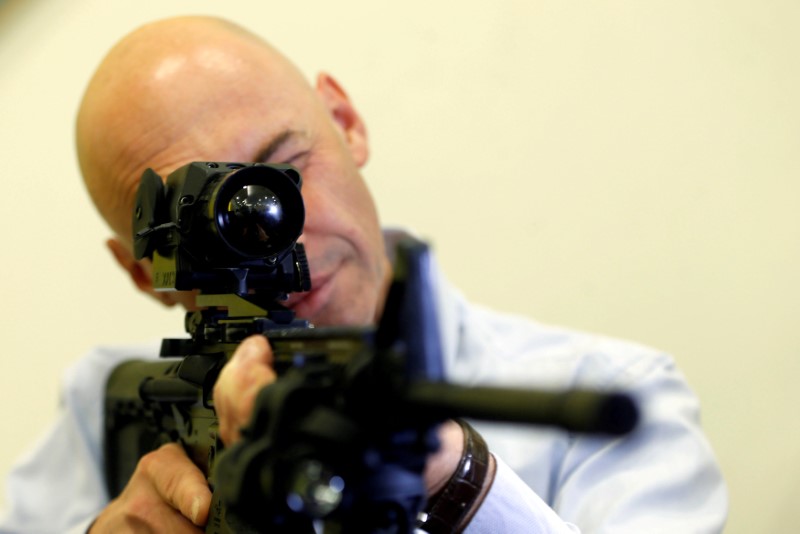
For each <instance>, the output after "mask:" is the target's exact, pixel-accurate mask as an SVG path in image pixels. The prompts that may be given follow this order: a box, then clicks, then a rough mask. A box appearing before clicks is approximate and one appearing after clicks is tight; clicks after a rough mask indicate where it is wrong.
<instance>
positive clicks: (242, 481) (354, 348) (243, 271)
mask: <svg viewBox="0 0 800 534" xmlns="http://www.w3.org/2000/svg"><path fill="white" fill-rule="evenodd" d="M300 186H301V177H300V174H299V173H298V172H297V171H296V170H295V169H293V168H292V167H289V166H285V165H264V164H228V163H215V162H205V163H203V162H196V163H192V164H189V165H187V166H185V167H182V168H181V169H179V170H177V171H175V172H174V173H172V174H171V175H170V176H169V177H168V178H167V181H166V187H165V186H164V184H163V182H162V180H161V178H160V177H159V176H158V175H156V174H155V173H154V172H152V171H147V172H145V174H144V175H143V177H142V182H141V185H140V189H139V193H138V195H137V202H136V207H135V209H134V248H135V253H136V254H137V256H138V257H140V258H142V257H150V258H152V259H153V270H154V283H155V285H156V286H157V288H161V289H165V290H168V289H178V290H199V291H198V296H197V304H198V307H200V310H199V311H194V312H189V313H187V318H186V329H187V332H188V333H189V334H190V336H191V337H190V338H189V339H177V340H176V339H165V340H164V341H163V343H162V348H161V358H160V359H159V360H155V361H153V360H150V361H142V360H132V361H129V362H126V363H123V364H121V365H120V366H118V367H117V368H116V369H115V370H114V371H113V372H112V374H111V375H110V378H109V380H108V383H107V387H106V403H105V409H106V428H105V444H104V447H105V461H106V478H107V484H108V488H109V492H110V494H111V495H112V496H115V495H117V494H119V492H120V491H121V490H122V489H123V488H124V486H125V484H126V483H127V481H128V479H129V478H130V476H131V474H132V473H133V471H134V469H135V467H136V464H137V463H138V461H139V459H140V458H141V457H142V456H143V455H145V454H146V453H147V452H149V451H151V450H154V449H156V448H157V447H158V446H160V445H161V444H163V443H166V442H170V441H172V442H179V443H181V444H182V445H183V447H184V448H185V450H186V451H187V454H188V455H189V457H190V458H191V459H192V460H193V461H194V463H195V464H196V465H198V467H199V468H200V469H201V470H202V471H203V472H204V473H205V475H206V477H207V479H208V482H209V486H210V487H211V488H212V489H213V502H212V509H211V514H210V518H209V522H208V525H207V527H206V532H214V533H227V532H263V531H269V532H287V533H288V532H292V533H302V532H313V531H314V524H315V523H317V525H319V524H320V523H321V524H322V525H324V531H325V532H355V533H362V532H363V533H372V532H387V533H388V532H397V533H404V532H411V531H412V530H413V528H414V524H415V520H416V517H417V514H418V513H419V511H420V510H421V509H422V507H423V506H424V504H425V487H424V484H423V480H422V472H423V469H424V466H425V460H426V458H427V456H428V455H429V454H430V453H431V452H433V451H435V450H436V449H437V448H438V441H437V438H436V434H435V429H436V428H437V426H438V424H440V423H441V422H443V421H445V420H447V419H449V418H454V417H475V418H481V419H490V420H499V421H511V422H523V423H532V424H547V425H556V426H560V427H563V428H565V429H567V430H572V431H583V432H605V433H611V434H622V433H625V432H627V431H629V430H630V429H631V428H632V427H633V426H634V424H635V421H636V409H635V406H634V405H633V404H632V402H631V401H630V399H629V398H628V397H626V396H624V395H620V394H604V393H598V392H592V391H577V390H570V391H564V392H543V391H530V390H514V389H498V388H487V387H481V388H472V387H464V386H458V385H453V384H447V383H445V382H444V372H443V364H442V355H441V349H440V340H439V333H438V320H437V317H436V307H435V303H434V302H433V291H432V288H431V279H430V264H429V263H430V258H429V254H428V248H427V247H426V246H425V245H424V244H423V243H420V242H417V241H410V240H409V241H406V242H403V243H401V244H400V245H399V247H398V250H397V261H396V264H395V273H394V274H395V280H394V282H393V284H392V286H391V289H390V292H389V296H388V298H387V302H386V307H385V310H384V314H383V317H382V319H381V322H380V324H379V325H378V326H377V327H363V328H360V327H359V328H351V327H326V328H314V327H313V326H311V325H309V324H308V323H307V322H305V321H302V320H299V319H296V318H295V317H294V314H293V313H292V312H291V311H290V310H288V309H286V308H284V307H283V306H281V304H280V301H281V300H282V299H283V298H285V296H286V294H287V293H289V292H294V291H305V290H308V289H309V288H310V282H309V280H310V277H309V272H308V266H307V262H306V260H305V253H304V250H303V247H302V245H301V244H298V243H297V242H296V241H297V238H298V237H299V235H300V233H301V232H302V226H303V221H304V207H303V202H302V197H301V196H300ZM252 334H263V335H265V336H266V337H267V339H268V340H269V343H270V345H271V346H272V349H273V353H274V362H275V363H274V365H275V369H276V372H277V374H278V379H277V380H276V382H275V383H273V384H271V385H269V386H267V387H265V388H264V389H263V390H262V391H261V392H260V394H259V395H258V397H257V399H256V402H255V406H254V410H253V416H252V420H251V421H250V423H249V424H248V426H247V427H246V428H244V429H243V430H242V436H243V437H242V440H241V441H240V442H238V443H237V444H235V445H233V446H232V447H229V448H228V449H224V448H223V446H222V443H221V440H220V438H219V436H218V423H217V418H216V413H215V411H214V400H213V398H212V390H213V386H214V383H215V381H216V378H217V376H218V374H219V372H220V370H221V369H222V367H223V366H224V365H225V363H226V362H227V360H228V359H229V358H230V357H231V355H232V354H233V352H234V350H235V349H236V347H237V346H238V344H239V342H241V340H243V339H244V338H245V337H247V336H249V335H252Z"/></svg>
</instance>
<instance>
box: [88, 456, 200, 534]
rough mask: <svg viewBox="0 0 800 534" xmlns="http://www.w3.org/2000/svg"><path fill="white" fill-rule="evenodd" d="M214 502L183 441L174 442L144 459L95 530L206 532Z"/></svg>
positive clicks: (96, 524)
mask: <svg viewBox="0 0 800 534" xmlns="http://www.w3.org/2000/svg"><path fill="white" fill-rule="evenodd" d="M210 505H211V491H210V490H209V489H208V483H207V482H206V477H205V476H204V475H203V473H202V471H200V469H199V468H198V467H197V466H196V465H194V464H193V463H192V461H191V460H189V458H188V457H187V456H186V453H185V452H184V451H183V448H181V446H180V445H178V444H176V443H169V444H167V445H164V446H163V447H161V448H160V449H157V450H155V451H153V452H151V453H149V454H147V455H145V456H143V457H142V459H141V460H139V464H138V465H137V466H136V470H135V471H134V473H133V476H131V479H130V481H128V485H127V486H125V489H124V490H123V491H122V493H121V494H120V496H119V497H117V498H116V499H114V500H113V501H111V503H110V504H109V505H108V506H107V507H106V508H105V510H103V512H102V513H101V514H100V515H99V516H98V517H97V519H96V520H95V522H94V524H93V525H92V527H91V529H90V530H89V532H91V533H100V532H102V533H105V532H109V533H110V532H113V533H117V532H137V533H140V532H165V533H167V532H168V533H173V532H174V533H183V532H186V533H188V532H202V531H203V530H202V529H201V528H198V527H201V526H203V525H205V524H206V521H207V520H208V510H209V507H210Z"/></svg>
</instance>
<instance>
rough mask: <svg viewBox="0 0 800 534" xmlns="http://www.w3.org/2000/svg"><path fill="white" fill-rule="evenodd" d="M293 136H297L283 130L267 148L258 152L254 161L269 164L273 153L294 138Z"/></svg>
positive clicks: (292, 131) (292, 132)
mask: <svg viewBox="0 0 800 534" xmlns="http://www.w3.org/2000/svg"><path fill="white" fill-rule="evenodd" d="M295 134H297V132H295V131H294V130H284V131H283V132H281V133H280V134H278V136H277V137H275V138H274V139H273V140H272V141H270V142H269V144H268V145H267V146H265V147H264V148H262V149H261V150H260V151H259V153H258V156H256V159H255V160H254V161H258V162H264V163H269V160H270V158H272V156H273V155H274V154H275V152H277V151H278V149H279V148H280V147H282V146H283V145H284V144H286V142H287V141H289V140H290V139H291V138H292V137H294V136H295Z"/></svg>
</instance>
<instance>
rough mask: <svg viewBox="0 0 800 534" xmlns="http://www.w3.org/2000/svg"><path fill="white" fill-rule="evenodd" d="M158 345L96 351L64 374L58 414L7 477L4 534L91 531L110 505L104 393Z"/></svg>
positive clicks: (0, 520) (0, 532) (1, 520)
mask: <svg viewBox="0 0 800 534" xmlns="http://www.w3.org/2000/svg"><path fill="white" fill-rule="evenodd" d="M154 347H155V345H154V344H148V345H144V344H142V345H135V346H130V347H127V349H124V348H123V349H119V350H106V349H96V350H95V351H93V352H91V353H90V354H89V355H87V356H86V357H85V358H83V359H81V360H79V361H78V362H77V363H76V364H75V365H73V366H72V367H71V368H70V369H68V370H67V371H66V373H65V375H64V380H63V382H62V388H61V401H60V407H59V414H58V417H57V419H56V420H55V422H54V423H53V424H52V425H51V427H50V428H49V430H48V431H47V432H46V433H45V434H44V435H43V436H42V437H41V438H40V439H39V441H38V442H37V443H36V444H35V446H34V447H33V448H32V449H31V450H30V451H29V452H28V453H27V454H26V455H24V456H23V457H22V458H21V459H20V460H19V461H18V462H17V463H16V464H15V466H14V467H13V468H12V470H11V472H10V473H9V475H8V478H7V479H6V495H7V503H6V510H5V511H4V512H3V513H2V514H0V534H17V533H19V534H22V533H25V534H28V533H31V532H36V533H37V534H49V533H53V534H63V533H65V532H67V533H70V534H73V533H80V532H86V530H87V529H88V527H89V526H90V525H91V524H92V521H94V519H95V517H96V516H97V514H98V513H99V512H100V511H101V510H102V509H103V508H104V507H105V506H106V504H107V503H108V493H107V491H106V487H105V476H104V473H103V454H102V443H103V439H102V433H103V403H102V399H103V392H104V389H105V383H106V378H107V377H108V374H109V373H110V371H111V370H112V369H113V368H114V367H115V366H116V365H117V364H118V363H120V362H121V361H123V360H126V359H129V358H131V357H132V355H139V354H142V355H151V354H153V353H154V352H155V348H154Z"/></svg>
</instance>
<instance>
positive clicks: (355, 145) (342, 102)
mask: <svg viewBox="0 0 800 534" xmlns="http://www.w3.org/2000/svg"><path fill="white" fill-rule="evenodd" d="M317 95H318V96H319V98H320V99H321V100H322V103H323V104H324V105H325V107H326V108H328V112H329V113H330V114H331V117H332V118H333V121H334V123H335V124H336V125H337V126H338V127H339V129H340V130H341V132H342V134H343V135H344V139H345V142H346V143H347V146H348V147H350V153H351V154H352V155H353V159H354V160H355V162H356V165H358V166H359V167H362V166H363V165H364V164H365V163H366V162H367V159H369V143H368V141H367V127H366V125H365V124H364V121H362V120H361V116H360V115H359V114H358V112H357V111H356V108H355V107H354V106H353V103H352V102H350V98H349V97H348V96H347V93H345V91H344V89H342V87H341V86H340V85H339V84H338V83H337V82H336V80H334V79H333V77H332V76H331V75H330V74H327V73H324V72H323V73H320V74H319V75H318V76H317Z"/></svg>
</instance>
